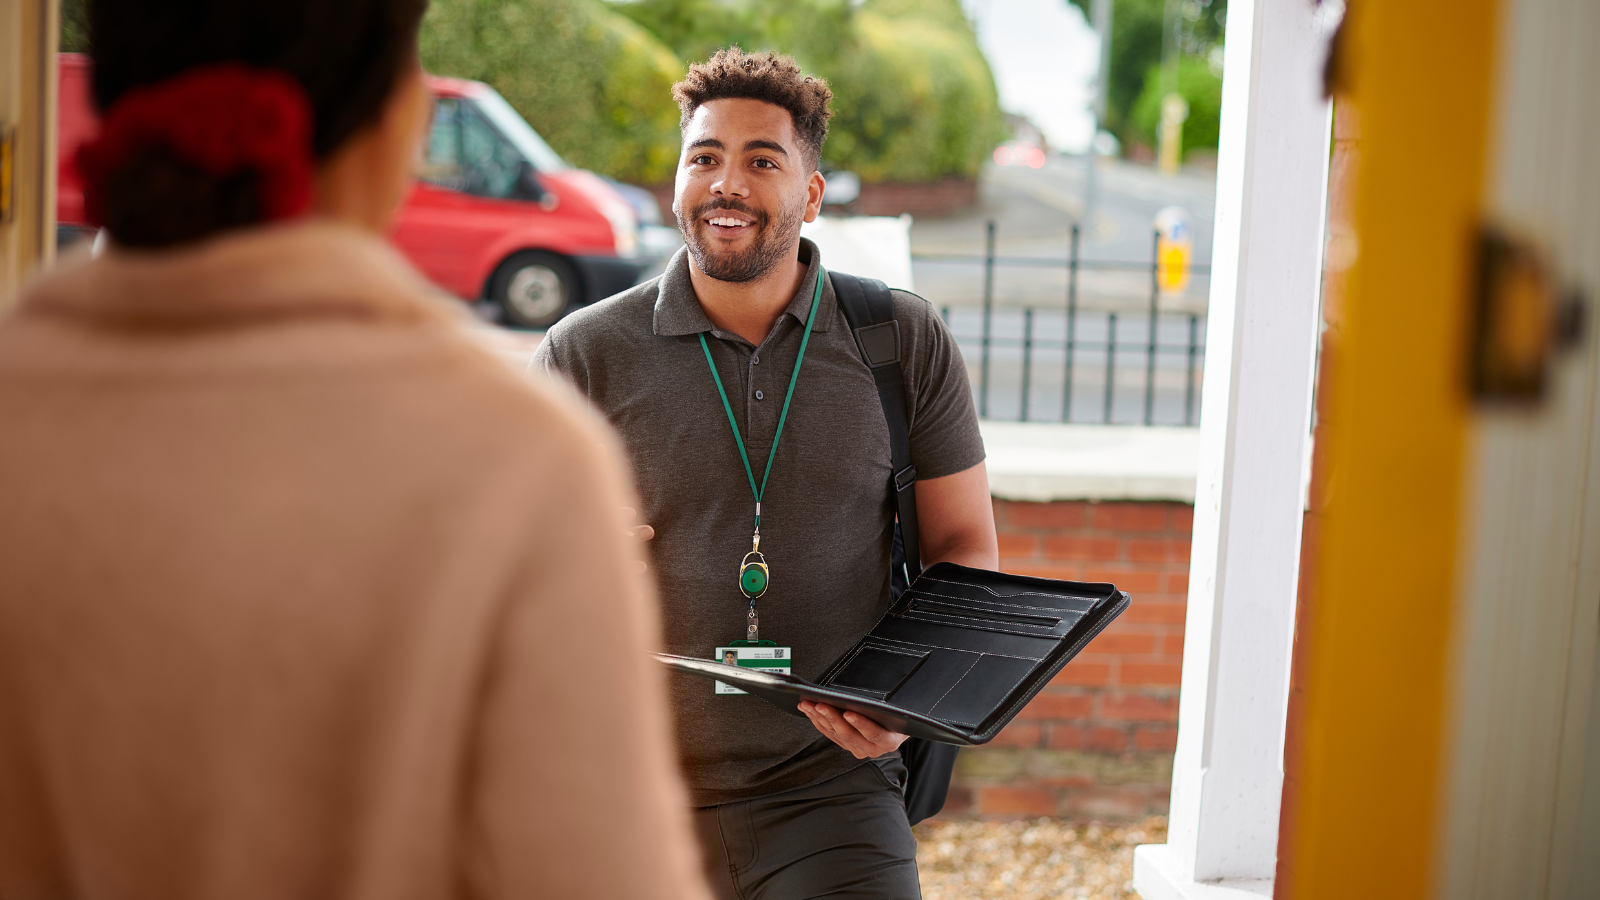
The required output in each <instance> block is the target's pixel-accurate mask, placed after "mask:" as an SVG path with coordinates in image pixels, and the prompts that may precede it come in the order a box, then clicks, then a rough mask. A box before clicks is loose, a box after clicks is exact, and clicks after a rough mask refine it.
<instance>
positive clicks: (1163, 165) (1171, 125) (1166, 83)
mask: <svg viewBox="0 0 1600 900" xmlns="http://www.w3.org/2000/svg"><path fill="white" fill-rule="evenodd" d="M1181 6H1182V0H1166V5H1165V8H1164V10H1163V13H1164V15H1163V26H1162V29H1161V120H1160V124H1159V125H1158V127H1157V132H1156V144H1157V147H1158V148H1159V149H1158V151H1157V154H1156V158H1157V160H1158V166H1159V168H1160V169H1161V171H1163V172H1166V173H1167V174H1169V175H1170V174H1172V173H1174V172H1177V171H1178V164H1179V163H1180V162H1181V161H1182V159H1183V120H1184V119H1186V118H1188V115H1189V105H1188V104H1187V103H1185V102H1184V99H1183V96H1182V95H1180V94H1179V93H1178V57H1179V56H1180V55H1181V54H1182V53H1183V17H1182V14H1181Z"/></svg>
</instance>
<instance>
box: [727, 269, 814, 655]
mask: <svg viewBox="0 0 1600 900" xmlns="http://www.w3.org/2000/svg"><path fill="white" fill-rule="evenodd" d="M827 277H828V273H827V272H826V271H824V270H823V268H822V266H820V265H819V266H817V288H816V290H815V291H814V292H813V293H812V295H811V314H810V315H809V316H807V318H806V333H805V335H804V336H803V337H801V338H800V354H799V356H797V357H795V361H794V372H793V373H791V374H790V375H789V393H788V394H787V395H785V396H784V398H783V411H782V412H781V413H779V414H778V430H777V432H776V433H774V434H773V436H772V449H771V450H769V451H768V452H767V470H766V471H765V472H764V473H762V475H761V485H760V486H759V487H758V486H757V485H756V473H755V470H754V469H752V468H750V454H749V453H748V452H746V450H745V448H744V437H743V436H742V435H740V434H739V421H738V420H737V419H735V418H734V415H733V404H731V403H729V402H728V392H727V390H726V389H724V388H723V386H722V376H721V375H718V374H717V364H716V362H715V361H713V360H712V359H711V346H710V345H709V344H707V343H706V336H705V333H704V332H701V334H700V349H701V350H704V351H705V354H706V366H707V367H708V368H710V369H711V379H712V380H713V381H715V382H716V383H717V394H718V395H720V396H721V397H722V409H723V411H724V412H726V413H727V414H728V427H729V428H731V429H733V440H734V443H735V444H736V445H738V447H739V459H740V460H741V461H743V462H744V474H745V477H747V478H749V479H750V493H751V495H753V496H754V497H755V500H756V521H755V535H754V537H753V538H752V540H751V548H750V552H749V553H747V554H745V557H744V561H743V562H742V563H740V565H739V589H740V590H741V591H743V592H744V595H745V596H746V597H749V598H750V619H751V624H750V625H749V627H748V629H747V631H748V633H749V634H750V635H751V636H752V637H751V639H752V640H754V637H753V635H754V634H755V628H756V626H755V624H754V623H755V599H756V598H757V597H759V596H761V595H762V594H764V593H766V591H767V582H768V576H769V574H770V573H769V571H768V569H767V563H766V559H765V557H763V556H762V555H761V553H760V550H761V497H762V496H763V495H764V494H766V492H767V479H768V478H770V477H772V462H773V460H775V459H777V458H778V441H779V440H780V439H782V437H783V424H784V422H786V421H788V419H789V404H790V403H791V402H792V401H793V400H794V386H795V383H796V382H798V381H799V380H800V364H801V363H803V362H805V359H806V346H807V345H808V344H810V343H811V329H812V327H813V326H815V325H816V322H817V306H818V304H820V303H821V301H822V283H823V279H825V278H827ZM752 557H754V559H752Z"/></svg>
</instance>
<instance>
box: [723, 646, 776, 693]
mask: <svg viewBox="0 0 1600 900" xmlns="http://www.w3.org/2000/svg"><path fill="white" fill-rule="evenodd" d="M712 659H715V660H716V661H717V662H720V663H723V664H725V665H729V666H739V667H741V668H745V669H760V670H761V671H763V672H772V673H774V674H777V675H788V674H790V673H789V667H790V666H792V665H794V654H793V653H791V652H790V650H789V648H788V647H774V646H772V645H770V644H768V645H766V646H758V647H718V648H717V652H716V654H715V655H714V656H713V657H712ZM716 692H717V693H718V694H744V693H748V692H747V691H741V690H739V689H738V688H736V687H733V686H731V685H727V684H723V683H722V682H720V681H719V682H717V683H716Z"/></svg>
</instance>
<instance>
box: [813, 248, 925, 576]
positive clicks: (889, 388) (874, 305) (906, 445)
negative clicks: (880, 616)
mask: <svg viewBox="0 0 1600 900" xmlns="http://www.w3.org/2000/svg"><path fill="white" fill-rule="evenodd" d="M828 278H829V279H830V280H831V281H832V283H833V293H834V295H835V296H837V297H838V298H839V308H840V309H842V310H844V317H845V320H846V321H847V322H849V323H850V330H851V332H853V333H854V334H855V338H856V348H857V349H859V350H860V351H861V359H862V361H863V362H865V363H866V364H867V368H869V369H871V370H872V380H873V381H874V382H876V383H877V385H878V402H879V403H881V404H883V418H884V421H886V422H887V423H888V425H889V460H890V471H891V472H892V473H893V474H892V475H891V476H890V479H889V482H890V483H889V493H890V496H892V497H894V509H895V514H896V515H898V516H899V517H900V540H901V543H902V544H903V545H904V553H905V566H906V569H905V572H904V573H903V574H904V576H905V583H906V584H908V585H909V584H910V583H911V582H913V581H916V580H917V576H918V575H920V574H922V554H921V551H920V546H919V545H918V543H917V492H916V483H917V467H916V466H914V465H912V464H911V414H910V409H909V408H908V405H907V403H906V376H905V372H903V371H902V370H901V368H900V349H901V345H900V323H899V322H897V321H896V320H895V317H894V297H893V296H892V295H891V294H890V293H889V286H888V285H886V284H884V283H883V282H881V281H879V280H877V279H876V278H861V277H858V276H855V275H846V274H844V273H842V272H829V273H828Z"/></svg>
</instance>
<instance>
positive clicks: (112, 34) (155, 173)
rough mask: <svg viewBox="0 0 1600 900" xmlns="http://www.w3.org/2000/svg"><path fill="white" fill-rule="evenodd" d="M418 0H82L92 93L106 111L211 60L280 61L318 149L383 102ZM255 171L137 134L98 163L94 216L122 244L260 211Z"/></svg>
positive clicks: (161, 238) (208, 228)
mask: <svg viewBox="0 0 1600 900" xmlns="http://www.w3.org/2000/svg"><path fill="white" fill-rule="evenodd" d="M426 8H427V0H253V2H252V0H178V2H174V0H91V2H90V9H89V47H90V51H89V55H90V56H91V57H92V58H93V60H94V73H93V85H94V97H95V101H96V103H97V105H98V106H99V107H100V109H101V111H102V112H103V113H110V112H112V111H113V110H114V106H115V104H116V103H117V101H118V100H120V99H121V98H122V97H123V96H124V95H125V94H127V93H128V92H129V91H132V90H135V89H137V88H141V87H150V86H153V85H159V84H161V83H163V82H167V81H169V80H170V79H173V78H174V77H175V76H179V75H181V74H182V73H185V72H187V71H190V70H192V69H196V68H199V67H203V66H210V65H214V64H217V63H240V64H243V65H244V66H248V67H251V68H253V69H259V70H267V71H275V72H280V73H283V74H286V75H287V76H289V78H291V79H293V80H294V81H295V82H296V83H298V85H299V86H300V88H302V89H303V90H304V93H305V98H306V101H307V102H308V103H309V105H310V113H311V120H312V122H311V136H310V144H311V147H310V151H311V153H312V155H313V156H314V158H315V159H318V160H320V159H325V158H326V157H327V156H328V155H329V154H330V153H332V152H333V151H334V150H335V149H337V148H338V147H339V146H340V145H342V144H343V143H344V142H345V141H346V140H348V139H349V138H350V137H351V136H352V135H354V134H355V133H356V132H357V131H359V130H360V129H361V128H363V127H364V126H366V125H368V124H370V123H371V122H372V121H374V120H375V119H376V117H377V116H378V114H379V113H380V112H381V111H382V109H383V107H384V105H385V103H386V102H387V101H388V98H389V95H390V93H391V92H392V91H393V90H394V86H395V84H396V83H397V82H398V79H399V76H400V73H401V72H402V71H403V69H404V67H405V66H407V65H409V64H410V63H411V62H412V61H413V60H415V58H416V42H417V28H418V26H419V24H420V23H421V20H422V14H423V12H424V11H425V9H426ZM206 124H207V122H206V121H204V120H199V121H191V122H190V123H189V126H190V127H192V126H195V125H199V126H201V127H204V126H205V125H206ZM217 127H235V126H232V125H227V124H222V123H219V124H218V126H217ZM260 179H261V176H260V175H259V174H258V173H256V172H253V171H249V170H243V171H225V172H221V173H218V172H217V171H216V170H215V169H214V168H208V167H206V166H203V165H200V164H197V163H196V161H195V160H192V159H187V158H185V157H184V156H183V155H182V154H180V153H177V152H174V151H173V150H172V149H171V148H169V147H163V146H162V145H161V144H160V143H159V142H156V143H149V142H146V144H145V145H143V146H141V147H139V148H137V151H136V152H129V153H128V154H127V156H126V157H125V158H123V159H122V160H120V161H119V163H118V164H117V165H115V166H113V167H111V168H110V169H109V170H108V171H107V172H106V173H104V177H103V178H102V179H101V181H100V185H99V186H100V188H101V190H100V191H99V194H100V198H99V199H100V202H99V203H98V211H99V219H100V220H101V221H102V222H103V224H104V225H105V227H106V228H107V229H108V230H109V231H110V232H111V235H112V237H114V238H115V239H116V240H117V242H118V243H121V244H125V245H128V246H138V247H163V246H169V245H172V244H179V243H185V242H188V241H194V240H198V239H200V238H204V237H206V236H208V235H211V234H215V233H217V232H219V231H223V230H226V229H229V228H237V227H241V226H246V225H250V224H253V223H256V222H260V221H262V219H263V218H264V217H267V214H268V212H269V209H267V205H268V204H265V203H263V201H262V199H261V192H260V190H259V188H260V187H261V184H260V183H259V182H260Z"/></svg>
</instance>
